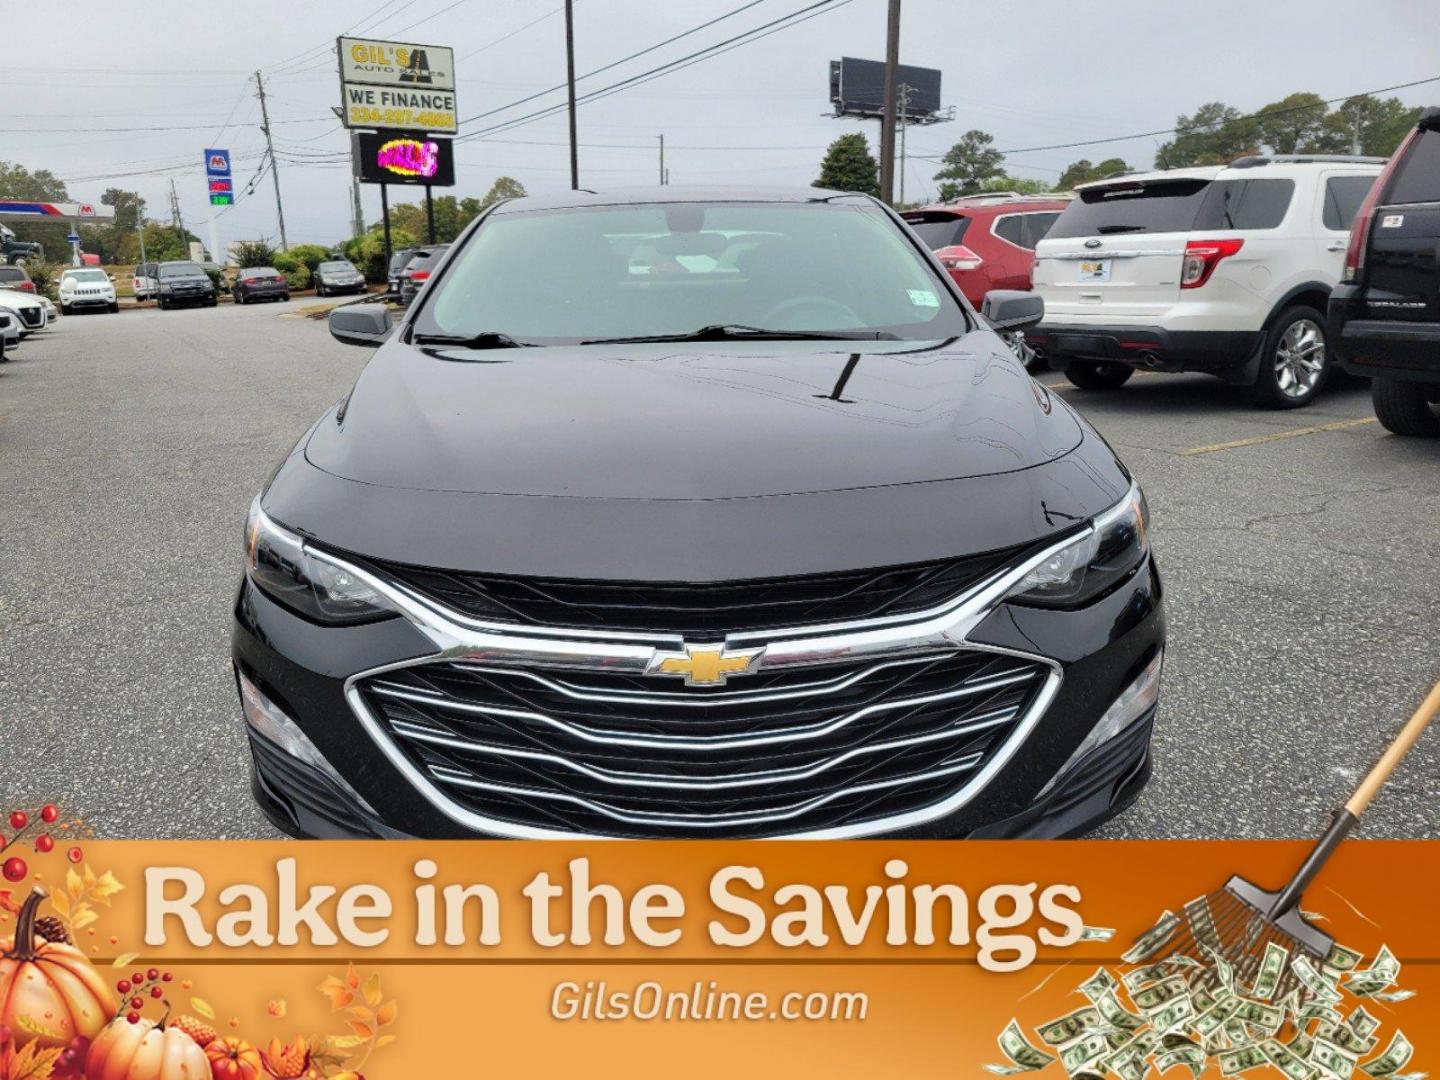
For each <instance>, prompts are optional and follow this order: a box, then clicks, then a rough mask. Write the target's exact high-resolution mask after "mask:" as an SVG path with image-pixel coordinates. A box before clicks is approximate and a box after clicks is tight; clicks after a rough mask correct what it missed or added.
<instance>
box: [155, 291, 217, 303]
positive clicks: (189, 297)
mask: <svg viewBox="0 0 1440 1080" xmlns="http://www.w3.org/2000/svg"><path fill="white" fill-rule="evenodd" d="M156 296H158V297H159V298H160V299H161V300H163V301H165V302H166V303H167V304H209V303H213V302H214V300H215V290H214V289H183V290H181V289H161V290H160V291H159V292H158V293H156Z"/></svg>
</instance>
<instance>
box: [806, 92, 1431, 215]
mask: <svg viewBox="0 0 1440 1080" xmlns="http://www.w3.org/2000/svg"><path fill="white" fill-rule="evenodd" d="M1419 115H1420V109H1419V107H1418V106H1417V107H1411V106H1408V105H1406V104H1405V103H1404V102H1402V101H1401V100H1400V99H1399V98H1396V97H1389V98H1378V97H1375V96H1374V95H1372V94H1361V95H1358V96H1356V97H1352V98H1348V99H1346V100H1345V101H1344V102H1342V103H1340V104H1339V105H1337V106H1336V107H1334V108H1333V109H1332V108H1331V107H1330V106H1329V104H1327V103H1326V101H1325V100H1324V99H1323V98H1321V97H1320V95H1319V94H1312V93H1309V92H1308V91H1307V92H1301V93H1295V94H1290V95H1289V96H1287V97H1284V98H1281V99H1280V100H1279V101H1274V102H1271V103H1270V104H1269V105H1266V106H1265V107H1263V108H1261V109H1259V110H1257V111H1256V112H1254V113H1242V112H1241V111H1240V110H1239V109H1236V108H1234V107H1233V106H1230V105H1226V104H1225V103H1224V102H1221V101H1212V102H1208V103H1206V104H1204V105H1201V106H1200V107H1199V108H1198V109H1196V110H1195V111H1194V112H1193V113H1192V114H1190V115H1189V116H1185V115H1181V116H1178V117H1176V118H1175V133H1174V136H1173V137H1172V138H1171V139H1170V141H1169V142H1166V143H1163V144H1161V145H1160V146H1159V147H1157V149H1156V151H1155V159H1154V163H1153V167H1155V168H1161V169H1179V168H1184V167H1186V166H1191V165H1224V164H1227V163H1229V162H1231V161H1233V160H1235V159H1236V158H1237V157H1243V156H1245V155H1247V154H1260V153H1266V152H1268V153H1271V154H1348V153H1360V154H1365V155H1369V156H1374V157H1389V156H1390V155H1391V154H1392V153H1394V151H1395V148H1396V147H1397V146H1399V145H1400V140H1401V139H1403V138H1404V137H1405V135H1406V133H1407V132H1408V131H1409V130H1410V129H1411V128H1412V127H1414V126H1415V121H1416V120H1417V119H1418V118H1419ZM939 164H940V170H939V171H938V172H936V173H935V175H934V177H933V179H934V180H936V181H938V186H939V192H938V193H939V197H940V199H941V201H948V200H950V199H955V198H959V197H961V196H964V195H978V194H983V193H984V192H987V191H1016V192H1019V193H1021V194H1023V195H1038V194H1043V193H1045V192H1051V191H1056V192H1060V191H1069V190H1071V189H1073V188H1074V187H1075V186H1076V185H1077V184H1084V183H1089V182H1090V181H1092V180H1100V179H1103V178H1105V177H1107V176H1112V175H1114V174H1115V173H1122V172H1129V171H1131V166H1130V165H1129V163H1127V162H1126V161H1125V159H1124V158H1119V157H1111V158H1106V159H1104V160H1103V161H1099V162H1094V163H1092V162H1091V161H1090V160H1089V159H1088V158H1080V159H1079V160H1077V161H1073V162H1071V163H1070V165H1069V166H1067V167H1066V168H1065V169H1064V170H1063V171H1062V172H1061V174H1060V176H1059V178H1058V179H1057V180H1056V181H1055V182H1054V184H1053V185H1052V184H1050V183H1048V182H1046V181H1044V180H1035V179H1031V178H1029V177H1018V176H1013V175H1011V174H1010V173H1008V172H1006V170H1005V155H1004V154H1003V153H1002V152H1001V151H999V150H997V149H996V148H995V138H994V136H992V135H991V134H990V133H989V132H987V131H981V130H979V129H978V128H977V129H973V130H971V131H967V132H966V133H965V134H964V135H962V136H961V137H960V140H959V141H958V142H957V143H955V144H954V145H953V146H951V147H950V149H949V150H947V151H946V152H945V154H944V155H943V156H942V157H941V158H940V161H939ZM814 186H815V187H825V188H835V189H837V190H840V191H861V192H865V193H866V194H869V195H876V196H878V195H879V194H880V179H879V166H878V164H877V162H876V160H875V157H874V155H873V154H872V153H871V152H870V144H869V142H868V141H867V140H866V138H865V136H864V135H862V134H860V133H858V132H856V133H851V134H849V135H842V136H840V137H839V138H838V139H836V140H835V141H834V142H832V143H831V144H830V146H829V148H828V149H827V150H826V152H825V157H824V160H822V161H821V163H820V176H819V177H818V178H817V179H816V180H815V182H814Z"/></svg>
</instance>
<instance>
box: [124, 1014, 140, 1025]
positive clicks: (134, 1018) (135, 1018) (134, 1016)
mask: <svg viewBox="0 0 1440 1080" xmlns="http://www.w3.org/2000/svg"><path fill="white" fill-rule="evenodd" d="M125 1019H126V1020H129V1021H130V1023H132V1024H138V1023H139V1022H140V1014H139V1013H138V1012H129V1013H126V1014H125Z"/></svg>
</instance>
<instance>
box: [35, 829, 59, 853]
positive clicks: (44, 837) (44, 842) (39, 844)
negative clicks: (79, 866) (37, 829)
mask: <svg viewBox="0 0 1440 1080" xmlns="http://www.w3.org/2000/svg"><path fill="white" fill-rule="evenodd" d="M35 850H36V851H38V852H40V854H42V855H44V854H46V853H48V852H51V851H54V850H55V838H54V837H53V836H51V835H50V834H49V833H41V834H40V835H39V836H37V837H36V838H35Z"/></svg>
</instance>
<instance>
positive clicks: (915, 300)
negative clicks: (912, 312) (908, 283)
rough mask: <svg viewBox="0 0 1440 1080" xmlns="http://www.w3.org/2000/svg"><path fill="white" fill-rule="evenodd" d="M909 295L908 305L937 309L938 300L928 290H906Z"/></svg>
mask: <svg viewBox="0 0 1440 1080" xmlns="http://www.w3.org/2000/svg"><path fill="white" fill-rule="evenodd" d="M905 291H906V292H908V293H909V294H910V303H912V304H914V305H915V306H916V307H939V306H940V298H939V297H938V296H936V295H935V294H934V293H933V292H931V291H930V290H929V289H906V290H905Z"/></svg>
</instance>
